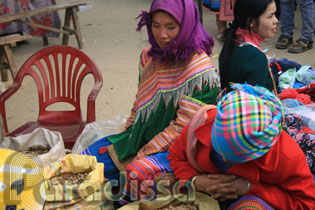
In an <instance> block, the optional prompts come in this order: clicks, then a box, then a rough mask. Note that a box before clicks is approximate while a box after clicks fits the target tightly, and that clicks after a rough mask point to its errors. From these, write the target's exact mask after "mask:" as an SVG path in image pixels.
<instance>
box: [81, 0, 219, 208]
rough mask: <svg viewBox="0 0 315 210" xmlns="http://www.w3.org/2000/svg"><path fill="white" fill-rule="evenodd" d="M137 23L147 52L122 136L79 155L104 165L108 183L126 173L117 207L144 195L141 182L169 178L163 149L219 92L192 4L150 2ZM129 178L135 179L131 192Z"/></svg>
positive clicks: (207, 41) (208, 41)
mask: <svg viewBox="0 0 315 210" xmlns="http://www.w3.org/2000/svg"><path fill="white" fill-rule="evenodd" d="M139 18H140V21H139V24H138V27H137V30H138V31H139V30H140V29H141V28H142V27H143V26H146V29H147V32H148V37H149V42H150V46H148V47H147V48H145V49H144V50H143V51H142V53H141V55H140V63H139V84H138V92H137V94H136V99H135V102H134V104H133V108H132V110H131V115H130V117H129V118H128V120H127V123H126V125H125V131H123V132H121V133H119V134H115V135H111V136H108V137H104V138H102V139H100V140H98V141H96V142H95V143H93V144H92V145H91V146H89V147H88V148H87V149H86V150H84V151H83V152H82V154H87V155H94V156H96V157H97V160H98V162H103V163H104V165H105V167H104V175H105V177H106V178H108V179H111V180H113V179H118V178H119V171H124V170H125V171H126V172H127V183H126V187H125V189H124V191H123V196H122V197H124V198H125V199H122V200H121V202H122V203H125V202H129V201H131V200H132V199H139V198H140V194H145V192H144V191H143V189H141V188H140V186H143V185H141V184H143V183H142V181H145V180H150V179H153V177H154V176H155V175H158V174H160V173H167V172H172V171H171V169H170V168H169V166H168V162H167V158H166V157H167V155H168V148H169V147H170V146H171V145H172V143H173V142H174V140H175V139H176V137H178V136H179V135H180V133H181V131H182V129H183V127H184V126H185V125H186V124H188V122H189V121H190V118H191V117H192V115H193V114H194V112H196V110H197V109H198V108H199V107H201V106H202V105H204V104H205V103H207V104H214V103H215V102H216V97H217V95H218V93H219V89H220V88H219V83H220V82H219V76H218V74H217V72H216V69H215V67H214V65H213V63H212V61H211V59H210V57H209V56H210V55H211V53H212V48H213V46H214V41H213V38H212V37H211V36H210V35H209V34H208V33H207V31H206V30H205V29H204V27H203V26H202V24H201V23H200V21H199V13H198V8H197V6H196V5H195V3H194V1H193V0H168V1H165V0H153V2H152V5H151V8H150V11H149V12H145V11H143V12H142V13H141V14H140V15H139ZM122 102H123V101H122ZM125 166H126V167H125ZM130 174H137V176H136V180H134V181H133V182H132V183H133V185H132V186H131V185H130V180H131V176H130ZM135 183H136V184H135ZM131 187H133V188H137V187H139V189H136V190H134V191H130V189H131ZM134 192H137V193H135V194H132V193H134ZM154 197H155V195H152V198H154Z"/></svg>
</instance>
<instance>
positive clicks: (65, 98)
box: [14, 45, 103, 123]
mask: <svg viewBox="0 0 315 210" xmlns="http://www.w3.org/2000/svg"><path fill="white" fill-rule="evenodd" d="M88 74H92V75H93V77H94V80H95V84H94V87H93V89H92V91H91V92H90V94H89V96H88V107H87V108H88V112H87V115H88V116H87V118H88V120H87V122H89V121H94V120H95V110H94V109H95V101H94V100H95V98H96V95H97V94H98V92H99V90H100V89H101V87H102V85H103V81H102V76H101V73H100V71H99V69H98V67H97V66H96V64H95V63H94V62H93V61H92V60H91V59H90V58H89V57H88V56H87V55H86V54H84V53H83V52H82V51H80V50H78V49H76V48H73V47H70V46H64V45H61V46H51V47H47V48H44V49H42V50H40V51H38V52H36V53H35V54H34V55H32V56H31V57H30V58H29V59H28V60H27V61H26V62H25V63H24V64H23V66H22V67H21V69H20V70H19V72H18V73H17V75H16V77H15V80H14V82H16V83H19V84H21V82H22V80H23V78H24V76H26V75H30V76H31V77H32V78H33V79H34V80H35V82H36V86H37V89H38V101H39V116H38V121H41V122H45V121H47V122H50V123H52V122H56V123H66V122H73V121H82V114H81V107H80V90H81V85H82V82H83V79H84V78H85V76H87V75H88ZM58 102H65V103H69V104H71V105H72V106H73V107H74V110H65V111H60V110H58V111H55V110H47V107H48V106H50V105H52V104H55V103H58ZM90 103H91V104H90ZM89 109H91V110H89ZM92 109H93V110H92ZM89 115H93V116H89Z"/></svg>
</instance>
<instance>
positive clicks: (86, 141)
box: [72, 114, 127, 154]
mask: <svg viewBox="0 0 315 210" xmlns="http://www.w3.org/2000/svg"><path fill="white" fill-rule="evenodd" d="M126 121H127V117H126V116H124V115H121V114H119V115H117V116H116V117H115V118H114V119H112V120H105V121H104V120H102V121H95V122H92V123H89V124H87V125H86V126H85V128H84V130H83V131H82V133H81V135H80V136H79V137H78V139H77V140H76V142H75V144H74V145H73V147H72V153H75V154H78V153H80V152H82V151H83V150H85V149H86V148H88V147H89V146H90V145H91V144H93V143H94V142H95V141H97V140H99V139H101V138H103V137H105V136H109V135H112V134H117V133H119V132H121V131H123V129H124V126H125V124H126Z"/></svg>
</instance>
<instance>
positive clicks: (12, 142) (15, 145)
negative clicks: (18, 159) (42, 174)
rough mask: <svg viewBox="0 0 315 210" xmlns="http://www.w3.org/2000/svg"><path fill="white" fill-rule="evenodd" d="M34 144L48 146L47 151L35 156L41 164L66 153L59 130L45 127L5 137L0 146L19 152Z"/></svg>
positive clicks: (54, 159)
mask: <svg viewBox="0 0 315 210" xmlns="http://www.w3.org/2000/svg"><path fill="white" fill-rule="evenodd" d="M36 146H41V147H47V146H49V147H50V150H49V152H48V153H45V154H41V155H39V156H37V158H38V159H39V160H40V164H43V166H45V165H46V164H48V163H52V162H55V161H57V160H58V159H59V158H61V157H64V156H65V155H66V153H65V145H64V143H63V138H62V136H61V134H60V132H56V131H50V130H48V129H46V128H37V129H35V130H34V131H33V132H32V133H29V134H24V135H20V136H17V137H5V138H4V141H3V142H2V144H1V146H0V147H2V148H8V149H12V150H15V151H18V152H21V151H26V150H28V149H29V148H31V147H36Z"/></svg>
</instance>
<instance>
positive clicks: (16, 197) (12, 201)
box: [0, 149, 44, 210]
mask: <svg viewBox="0 0 315 210" xmlns="http://www.w3.org/2000/svg"><path fill="white" fill-rule="evenodd" d="M42 183H43V177H42V171H41V168H40V167H39V164H38V162H37V161H36V158H33V159H32V158H31V157H30V156H27V155H24V154H22V153H18V152H16V151H14V150H10V149H0V210H21V209H24V210H39V209H42V208H43V204H44V200H43V196H42V194H41V193H40V192H41V191H40V188H41V186H43V185H42Z"/></svg>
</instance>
